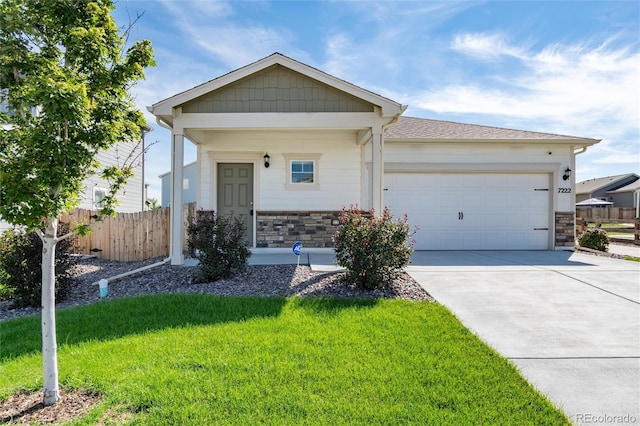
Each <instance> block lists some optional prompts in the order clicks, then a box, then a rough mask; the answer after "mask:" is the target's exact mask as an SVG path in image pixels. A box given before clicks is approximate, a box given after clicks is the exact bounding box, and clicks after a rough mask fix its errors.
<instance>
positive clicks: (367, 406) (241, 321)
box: [0, 295, 569, 425]
mask: <svg viewBox="0 0 640 426" xmlns="http://www.w3.org/2000/svg"><path fill="white" fill-rule="evenodd" d="M39 328H40V325H39V318H34V317H32V318H22V319H17V320H11V321H7V322H3V323H0V400H2V399H4V398H6V397H8V396H9V395H10V394H12V393H14V392H16V391H18V390H33V389H37V388H39V387H40V386H41V385H42V377H41V376H42V366H41V357H40V355H39V351H40V344H41V343H40V333H39ZM58 343H59V346H60V347H59V352H58V356H59V367H60V380H61V384H62V385H63V386H64V387H66V388H67V389H74V388H83V389H88V390H94V391H98V392H100V393H102V394H103V395H104V399H103V400H102V402H101V403H100V404H99V405H98V406H97V407H96V408H95V409H94V410H93V411H91V412H90V413H89V414H88V415H87V416H86V417H85V418H84V419H82V420H81V421H80V422H79V424H93V423H96V422H97V421H99V420H100V419H102V418H104V417H107V416H109V417H113V416H116V417H118V418H119V419H126V420H127V421H129V422H131V423H133V424H157V425H165V424H194V425H203V424H218V425H224V424H243V425H244V424H273V425H283V424H314V425H315V424H331V425H341V424H348V425H357V424H366V425H378V424H389V425H397V424H460V425H465V424H492V425H497V424H505V425H514V424H518V425H527V424H530V425H539V424H554V425H557V424H568V423H569V421H568V418H567V417H566V416H565V415H564V414H563V413H562V412H560V411H558V410H556V409H555V408H553V406H552V405H551V404H550V403H549V402H548V401H547V400H546V398H544V397H543V396H541V394H539V393H538V392H537V391H536V390H534V389H533V388H532V387H531V386H530V385H529V384H528V383H527V382H526V381H525V380H524V379H523V378H522V377H521V376H520V375H519V374H518V372H517V370H516V369H515V368H514V367H513V366H512V365H511V364H510V363H509V362H508V361H506V360H505V359H503V358H501V357H500V356H498V355H497V353H496V352H494V351H493V350H492V349H490V348H488V347H487V346H486V345H484V344H483V343H482V342H480V341H479V340H478V339H477V338H476V337H475V336H474V335H472V334H471V333H470V332H469V331H468V330H467V329H465V328H464V327H463V326H462V325H461V324H460V322H458V320H457V319H456V318H455V317H454V316H453V315H452V314H451V313H450V312H449V311H448V310H447V309H445V308H444V307H442V306H440V305H438V304H436V303H428V302H420V303H416V302H407V301H399V300H377V301H354V300H335V299H299V298H293V299H283V298H222V297H214V296H205V295H163V296H145V297H139V298H132V299H120V300H113V301H109V302H101V303H97V304H95V305H92V306H87V307H82V308H74V309H69V310H64V311H60V312H59V313H58Z"/></svg>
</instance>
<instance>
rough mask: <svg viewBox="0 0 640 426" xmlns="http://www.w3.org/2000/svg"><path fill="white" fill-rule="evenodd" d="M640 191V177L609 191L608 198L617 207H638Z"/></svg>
mask: <svg viewBox="0 0 640 426" xmlns="http://www.w3.org/2000/svg"><path fill="white" fill-rule="evenodd" d="M639 193H640V179H638V180H636V181H635V182H633V183H630V184H628V185H625V186H623V187H622V188H618V189H614V190H611V191H607V192H606V194H607V198H608V199H609V200H611V202H612V203H613V205H614V206H616V207H636V208H637V206H638V194H639Z"/></svg>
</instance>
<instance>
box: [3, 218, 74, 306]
mask: <svg viewBox="0 0 640 426" xmlns="http://www.w3.org/2000/svg"><path fill="white" fill-rule="evenodd" d="M68 230H69V226H68V225H67V224H63V223H61V224H60V226H59V227H58V235H63V234H66V233H67V232H68ZM70 247H71V241H70V240H69V239H65V240H62V241H60V242H58V244H56V258H55V262H56V265H55V270H56V300H57V301H61V300H64V299H66V298H67V297H68V296H69V293H70V291H71V289H72V287H73V285H74V283H75V278H74V276H73V273H72V268H73V266H74V265H75V264H76V260H75V259H74V258H73V257H71V256H70V255H69V249H70ZM0 298H2V299H5V300H11V301H12V302H13V307H15V308H24V307H27V306H32V307H38V306H40V305H41V300H42V241H41V240H40V237H38V235H37V234H36V233H35V232H31V233H25V232H23V231H20V230H18V229H15V228H14V229H9V230H7V231H5V232H4V233H3V234H2V235H1V236H0Z"/></svg>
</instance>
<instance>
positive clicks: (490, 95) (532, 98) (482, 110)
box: [408, 35, 640, 138]
mask: <svg viewBox="0 0 640 426" xmlns="http://www.w3.org/2000/svg"><path fill="white" fill-rule="evenodd" d="M472 39H473V40H475V41H473V42H471V41H469V40H472ZM500 40H501V36H496V37H491V36H485V35H483V36H479V37H471V36H470V37H468V38H465V37H461V38H460V39H459V47H460V46H465V48H464V49H462V48H460V49H459V51H460V52H464V53H469V54H471V55H473V56H482V57H483V58H486V57H488V55H491V53H490V52H491V51H495V52H500V55H510V56H511V57H515V58H517V59H518V61H517V62H518V63H517V68H512V69H511V71H510V72H508V73H505V71H504V69H503V68H501V69H500V70H499V71H496V73H497V74H496V75H494V76H492V77H491V78H488V79H482V80H479V79H476V80H477V81H474V82H473V83H471V84H469V83H464V84H460V83H449V84H445V85H443V86H442V87H441V88H435V89H434V90H430V91H422V92H420V93H419V94H418V95H417V96H412V97H410V98H409V99H408V100H409V103H410V104H411V105H413V106H416V107H418V108H420V109H424V110H430V111H434V112H437V113H465V114H478V115H484V116H490V115H496V116H502V117H507V118H512V119H516V120H522V121H523V122H525V121H526V122H537V123H538V124H537V125H540V123H542V125H543V128H544V129H545V130H547V131H555V132H558V133H570V134H572V133H573V134H576V133H577V134H579V135H586V136H592V137H598V136H600V137H602V136H607V137H609V138H615V137H620V136H623V135H628V134H629V133H630V132H631V133H632V134H633V133H635V134H636V135H637V134H638V123H639V122H640V104H639V99H638V93H640V54H638V53H637V52H632V51H631V50H630V49H629V48H625V47H622V48H617V49H616V48H613V47H611V44H612V41H611V40H607V41H606V42H604V43H601V44H599V45H596V46H590V45H586V44H583V45H568V46H564V45H559V44H555V45H553V46H548V47H546V48H544V49H542V50H540V51H539V52H532V51H530V50H526V49H525V48H521V47H514V46H510V45H508V44H505V43H502V42H501V41H500ZM454 45H456V42H454ZM490 46H494V47H495V49H492V48H491V47H490ZM495 57H497V56H495ZM505 74H508V77H505Z"/></svg>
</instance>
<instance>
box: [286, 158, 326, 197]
mask: <svg viewBox="0 0 640 426" xmlns="http://www.w3.org/2000/svg"><path fill="white" fill-rule="evenodd" d="M283 155H284V158H285V162H286V167H287V168H286V173H287V176H286V181H285V189H287V190H293V191H305V190H318V189H320V173H319V171H320V169H319V164H320V156H321V154H283Z"/></svg>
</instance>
